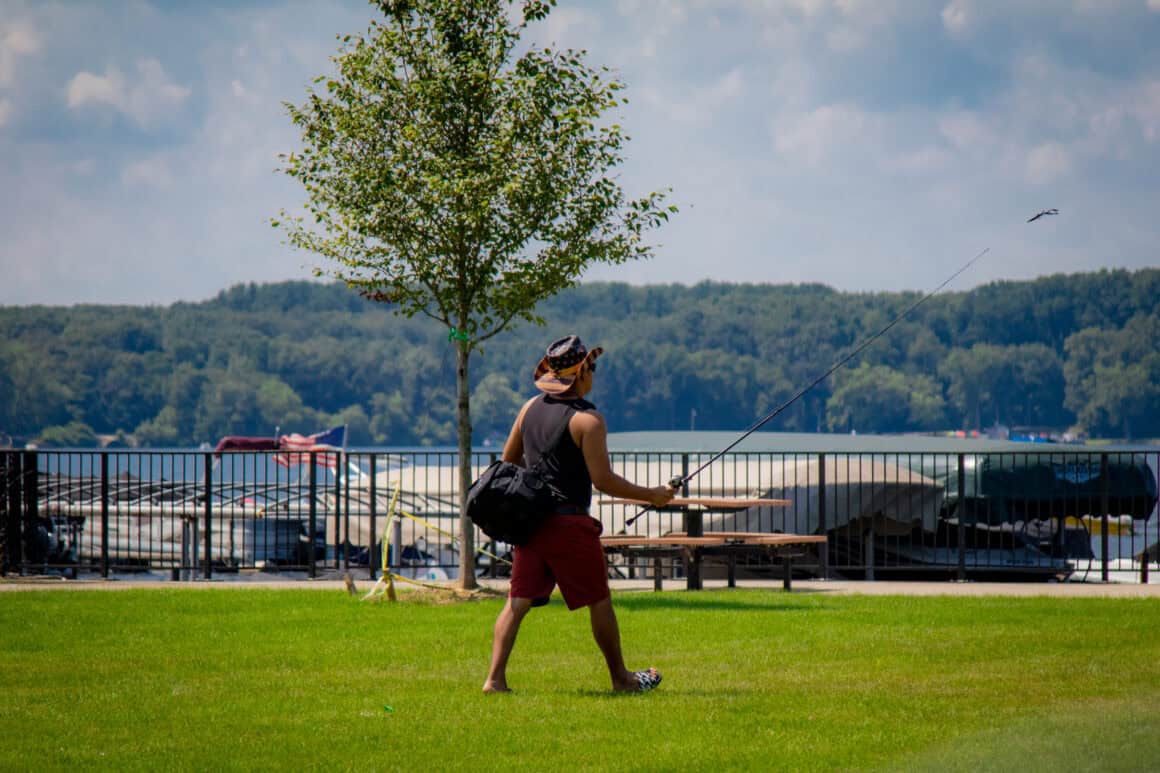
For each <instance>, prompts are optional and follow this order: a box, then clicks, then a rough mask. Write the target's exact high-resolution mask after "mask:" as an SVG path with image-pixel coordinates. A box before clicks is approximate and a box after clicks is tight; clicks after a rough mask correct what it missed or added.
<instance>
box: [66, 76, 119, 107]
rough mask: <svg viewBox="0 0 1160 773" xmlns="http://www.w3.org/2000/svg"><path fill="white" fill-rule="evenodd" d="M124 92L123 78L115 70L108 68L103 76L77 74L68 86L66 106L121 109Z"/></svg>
mask: <svg viewBox="0 0 1160 773" xmlns="http://www.w3.org/2000/svg"><path fill="white" fill-rule="evenodd" d="M124 92H125V82H124V78H122V77H121V73H120V71H118V70H117V69H116V68H110V69H109V70H107V71H106V74H105V75H103V76H102V75H93V74H92V73H91V72H79V73H77V74H76V76H74V77H73V79H72V80H71V81H69V84H68V106H69V107H82V106H84V105H88V104H99V105H111V106H112V107H115V108H117V109H122V107H123V105H124V103H125V96H124Z"/></svg>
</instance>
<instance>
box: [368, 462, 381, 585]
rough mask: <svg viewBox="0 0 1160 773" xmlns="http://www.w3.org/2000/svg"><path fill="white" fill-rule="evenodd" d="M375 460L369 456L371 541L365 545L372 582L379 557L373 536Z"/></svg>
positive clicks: (376, 511) (374, 529) (377, 567)
mask: <svg viewBox="0 0 1160 773" xmlns="http://www.w3.org/2000/svg"><path fill="white" fill-rule="evenodd" d="M376 458H377V457H376V456H375V455H374V454H371V463H370V468H371V484H370V489H369V491H370V519H371V524H370V526H371V539H370V544H369V545H367V564H368V566H367V570H368V571H369V573H370V579H372V580H374V579H376V578H375V572H376V571H377V570H378V569H379V556H380V555H381V553H380V552H379V551H378V550H376V549H375V548H376V547H378V540H377V539H375V536H376V535H375V531H376V528H375V527H376V524H375V517H376V516H377V515H378V504H377V503H376V502H375V497H376V496H377V492H376V491H375V467H376V465H375V460H376Z"/></svg>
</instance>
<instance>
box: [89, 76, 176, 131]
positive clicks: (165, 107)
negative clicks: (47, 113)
mask: <svg viewBox="0 0 1160 773" xmlns="http://www.w3.org/2000/svg"><path fill="white" fill-rule="evenodd" d="M135 75H136V78H135V79H134V80H132V81H130V80H129V79H128V78H126V77H125V76H124V75H122V73H121V71H120V70H119V69H118V68H117V67H116V66H113V65H110V66H109V67H108V68H106V70H105V74H104V75H94V74H93V73H91V72H87V71H82V72H79V73H77V74H76V75H75V76H74V77H73V79H72V80H71V81H69V84H68V106H69V107H70V108H73V109H78V108H84V107H86V106H90V105H96V106H107V107H111V108H113V109H115V110H117V111H118V112H120V113H122V114H124V115H126V116H128V117H129V118H131V119H132V120H133V122H134V123H136V124H137V125H138V126H139V127H141V128H142V129H152V128H155V127H157V126H158V125H162V124H166V123H170V122H172V121H174V120H175V118H176V111H177V110H179V109H180V107H181V106H182V105H183V104H184V103H185V100H186V99H187V98H188V97H189V95H190V93H192V92H191V89H190V88H189V87H186V86H179V85H178V84H176V83H174V82H173V81H171V80H170V79H169V76H168V75H166V73H165V68H164V67H162V65H161V63H160V62H158V61H157V60H156V59H139V60H138V61H137V64H136V73H135Z"/></svg>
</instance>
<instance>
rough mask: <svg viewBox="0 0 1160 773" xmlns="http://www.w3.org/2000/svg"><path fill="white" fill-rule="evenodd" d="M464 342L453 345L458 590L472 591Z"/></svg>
mask: <svg viewBox="0 0 1160 773" xmlns="http://www.w3.org/2000/svg"><path fill="white" fill-rule="evenodd" d="M470 356H471V352H470V351H468V349H467V343H466V342H465V341H456V342H455V359H456V368H455V384H456V387H457V391H458V396H459V587H460V588H463V589H464V590H473V589H474V588H476V587H478V585H477V583H476V582H475V529H474V527H473V526H472V524H471V519H470V518H468V517H467V489H469V488H471V482H472V480H473V479H472V477H471V395H470V391H469V384H468V380H467V373H468V371H467V361H468V358H469V357H470Z"/></svg>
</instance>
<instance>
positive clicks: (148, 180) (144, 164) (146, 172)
mask: <svg viewBox="0 0 1160 773" xmlns="http://www.w3.org/2000/svg"><path fill="white" fill-rule="evenodd" d="M121 182H123V183H124V184H125V185H127V186H130V187H133V186H139V185H140V186H147V187H150V188H160V189H164V188H169V187H172V185H173V173H172V171H171V170H170V168H169V163H168V161H166V159H165V158H163V157H160V156H154V157H151V158H145V159H141V160H139V161H133V162H131V163H129V164H128V165H126V166H125V168H124V169H123V170H122V171H121Z"/></svg>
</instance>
